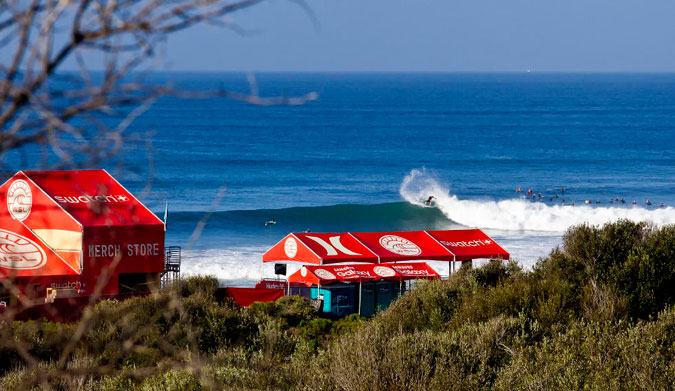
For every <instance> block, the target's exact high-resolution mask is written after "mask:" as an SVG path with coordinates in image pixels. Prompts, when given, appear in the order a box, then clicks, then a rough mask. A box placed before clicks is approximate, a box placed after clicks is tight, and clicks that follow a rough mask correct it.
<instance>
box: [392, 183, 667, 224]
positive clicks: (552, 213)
mask: <svg viewBox="0 0 675 391" xmlns="http://www.w3.org/2000/svg"><path fill="white" fill-rule="evenodd" d="M399 192H400V194H401V196H402V197H403V198H404V199H405V200H406V201H408V202H409V203H411V204H413V205H419V206H424V200H426V199H427V197H428V196H429V195H433V196H434V197H436V201H435V203H436V206H437V208H438V209H439V210H440V211H441V212H442V213H443V215H445V216H446V217H447V218H448V219H450V220H452V221H454V222H457V223H458V224H461V225H465V226H468V227H477V228H490V229H497V230H505V231H549V232H564V231H565V230H567V228H569V227H570V226H573V225H578V224H583V223H588V224H591V225H601V224H605V223H608V222H613V221H617V220H619V219H629V220H632V221H648V222H651V223H654V224H656V225H665V224H675V208H673V207H666V208H658V209H657V208H655V209H645V208H642V207H636V206H629V207H621V206H615V207H596V206H589V205H575V206H570V205H547V204H545V203H543V202H531V201H528V200H525V199H520V198H516V199H508V200H502V201H489V200H462V199H459V198H458V197H457V196H456V195H452V194H451V192H450V188H449V187H448V186H445V185H443V184H441V182H439V181H438V180H437V179H436V178H434V177H433V175H431V174H429V173H428V172H426V171H425V170H412V171H411V172H410V174H408V175H407V176H406V177H405V178H404V179H403V182H402V183H401V187H400V190H399Z"/></svg>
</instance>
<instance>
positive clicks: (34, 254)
mask: <svg viewBox="0 0 675 391" xmlns="http://www.w3.org/2000/svg"><path fill="white" fill-rule="evenodd" d="M46 263H47V256H46V255H45V252H44V250H42V248H41V247H40V246H38V245H37V244H36V243H35V242H33V241H32V240H30V239H28V238H26V237H23V236H21V235H19V234H17V233H15V232H9V231H5V230H4V229H0V267H4V268H5V269H15V270H30V269H39V268H41V267H43V266H44V265H45V264H46Z"/></svg>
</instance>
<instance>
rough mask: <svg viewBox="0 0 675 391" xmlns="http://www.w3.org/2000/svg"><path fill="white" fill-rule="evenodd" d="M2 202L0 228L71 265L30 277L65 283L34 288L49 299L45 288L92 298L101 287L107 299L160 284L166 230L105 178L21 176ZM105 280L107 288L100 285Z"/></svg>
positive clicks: (2, 191)
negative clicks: (123, 292)
mask: <svg viewBox="0 0 675 391" xmlns="http://www.w3.org/2000/svg"><path fill="white" fill-rule="evenodd" d="M0 200H6V203H1V204H0V228H2V229H3V230H5V231H8V232H9V233H10V234H11V235H20V236H22V237H23V238H25V239H30V240H31V241H32V242H34V243H35V244H37V246H38V247H40V248H41V249H42V250H43V251H44V252H45V254H55V255H56V256H52V257H51V258H54V259H55V260H56V259H58V261H59V262H60V263H61V264H65V265H67V267H61V268H60V269H58V270H60V271H55V272H52V270H57V269H54V268H53V267H52V266H48V264H50V263H49V262H47V263H45V264H43V265H40V266H38V267H36V268H34V269H31V271H30V272H29V273H27V276H28V275H30V276H31V278H33V279H35V278H38V277H40V278H42V277H43V276H46V275H52V274H54V273H55V274H58V275H59V276H60V277H59V278H52V279H49V280H46V281H40V284H35V283H32V285H33V286H35V285H38V286H36V287H35V289H38V290H40V291H41V292H42V295H44V292H45V289H46V288H56V289H58V288H61V287H68V288H69V289H72V288H76V290H77V293H78V294H79V295H83V296H86V295H89V294H91V293H92V292H93V291H94V289H95V288H96V285H97V284H98V283H103V286H102V293H103V294H117V293H120V292H119V291H120V289H122V290H126V291H129V290H131V291H133V290H135V289H136V288H137V287H139V286H141V285H143V284H147V283H148V281H156V282H158V281H159V276H160V274H161V273H162V272H163V270H164V223H163V222H162V221H161V220H160V219H159V218H158V217H157V216H155V215H154V214H153V213H152V212H151V211H150V210H148V209H147V208H146V207H145V206H144V205H143V204H142V203H140V202H139V201H138V200H137V199H136V198H135V197H134V196H133V195H131V193H129V192H128V191H127V190H126V189H125V188H124V187H123V186H122V185H121V184H120V183H119V182H117V181H116V180H115V179H114V178H113V177H112V176H111V175H110V174H108V172H106V171H105V170H77V171H20V172H18V173H17V174H15V175H14V177H12V178H11V179H10V180H8V181H7V182H5V183H4V184H3V185H2V186H0ZM2 251H4V253H5V254H9V252H8V251H10V250H8V248H7V247H0V252H2ZM49 257H50V256H48V258H49ZM54 264H57V262H56V261H54ZM0 269H11V270H15V268H7V267H6V265H5V266H3V265H2V264H0ZM12 272H13V271H12ZM7 274H8V272H7V271H6V270H5V271H4V272H0V278H1V277H2V276H4V275H7ZM101 275H107V276H108V278H107V279H106V281H99V280H100V279H99V277H100V276H101ZM146 286H147V285H146Z"/></svg>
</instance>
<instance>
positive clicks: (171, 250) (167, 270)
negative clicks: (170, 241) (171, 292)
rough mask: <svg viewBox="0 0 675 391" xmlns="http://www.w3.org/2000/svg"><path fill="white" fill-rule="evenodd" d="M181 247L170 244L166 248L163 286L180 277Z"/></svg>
mask: <svg viewBox="0 0 675 391" xmlns="http://www.w3.org/2000/svg"><path fill="white" fill-rule="evenodd" d="M180 258H181V248H180V247H179V246H169V247H166V248H165V249H164V273H162V287H165V286H166V285H167V284H168V283H170V282H172V281H175V280H177V279H179V278H180Z"/></svg>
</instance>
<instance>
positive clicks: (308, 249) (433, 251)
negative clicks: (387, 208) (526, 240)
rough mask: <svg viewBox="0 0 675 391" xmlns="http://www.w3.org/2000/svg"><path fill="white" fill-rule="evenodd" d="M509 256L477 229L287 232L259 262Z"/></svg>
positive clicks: (335, 261)
mask: <svg viewBox="0 0 675 391" xmlns="http://www.w3.org/2000/svg"><path fill="white" fill-rule="evenodd" d="M480 258H489V259H509V253H508V252H506V251H505V250H504V249H503V248H501V246H499V245H498V244H497V243H495V242H494V241H493V240H492V239H491V238H490V237H488V236H487V235H486V234H485V233H484V232H483V231H481V230H479V229H465V230H448V231H409V232H355V233H350V232H343V233H294V234H289V235H288V236H286V237H285V238H284V239H282V240H281V241H280V242H279V243H277V244H276V245H275V246H273V247H272V248H271V249H269V250H268V251H267V252H266V253H265V254H263V262H285V261H294V262H301V263H305V264H314V265H330V264H336V263H347V262H361V263H371V264H372V263H388V262H400V261H414V260H420V261H422V260H430V261H433V260H436V261H465V260H469V259H480Z"/></svg>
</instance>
